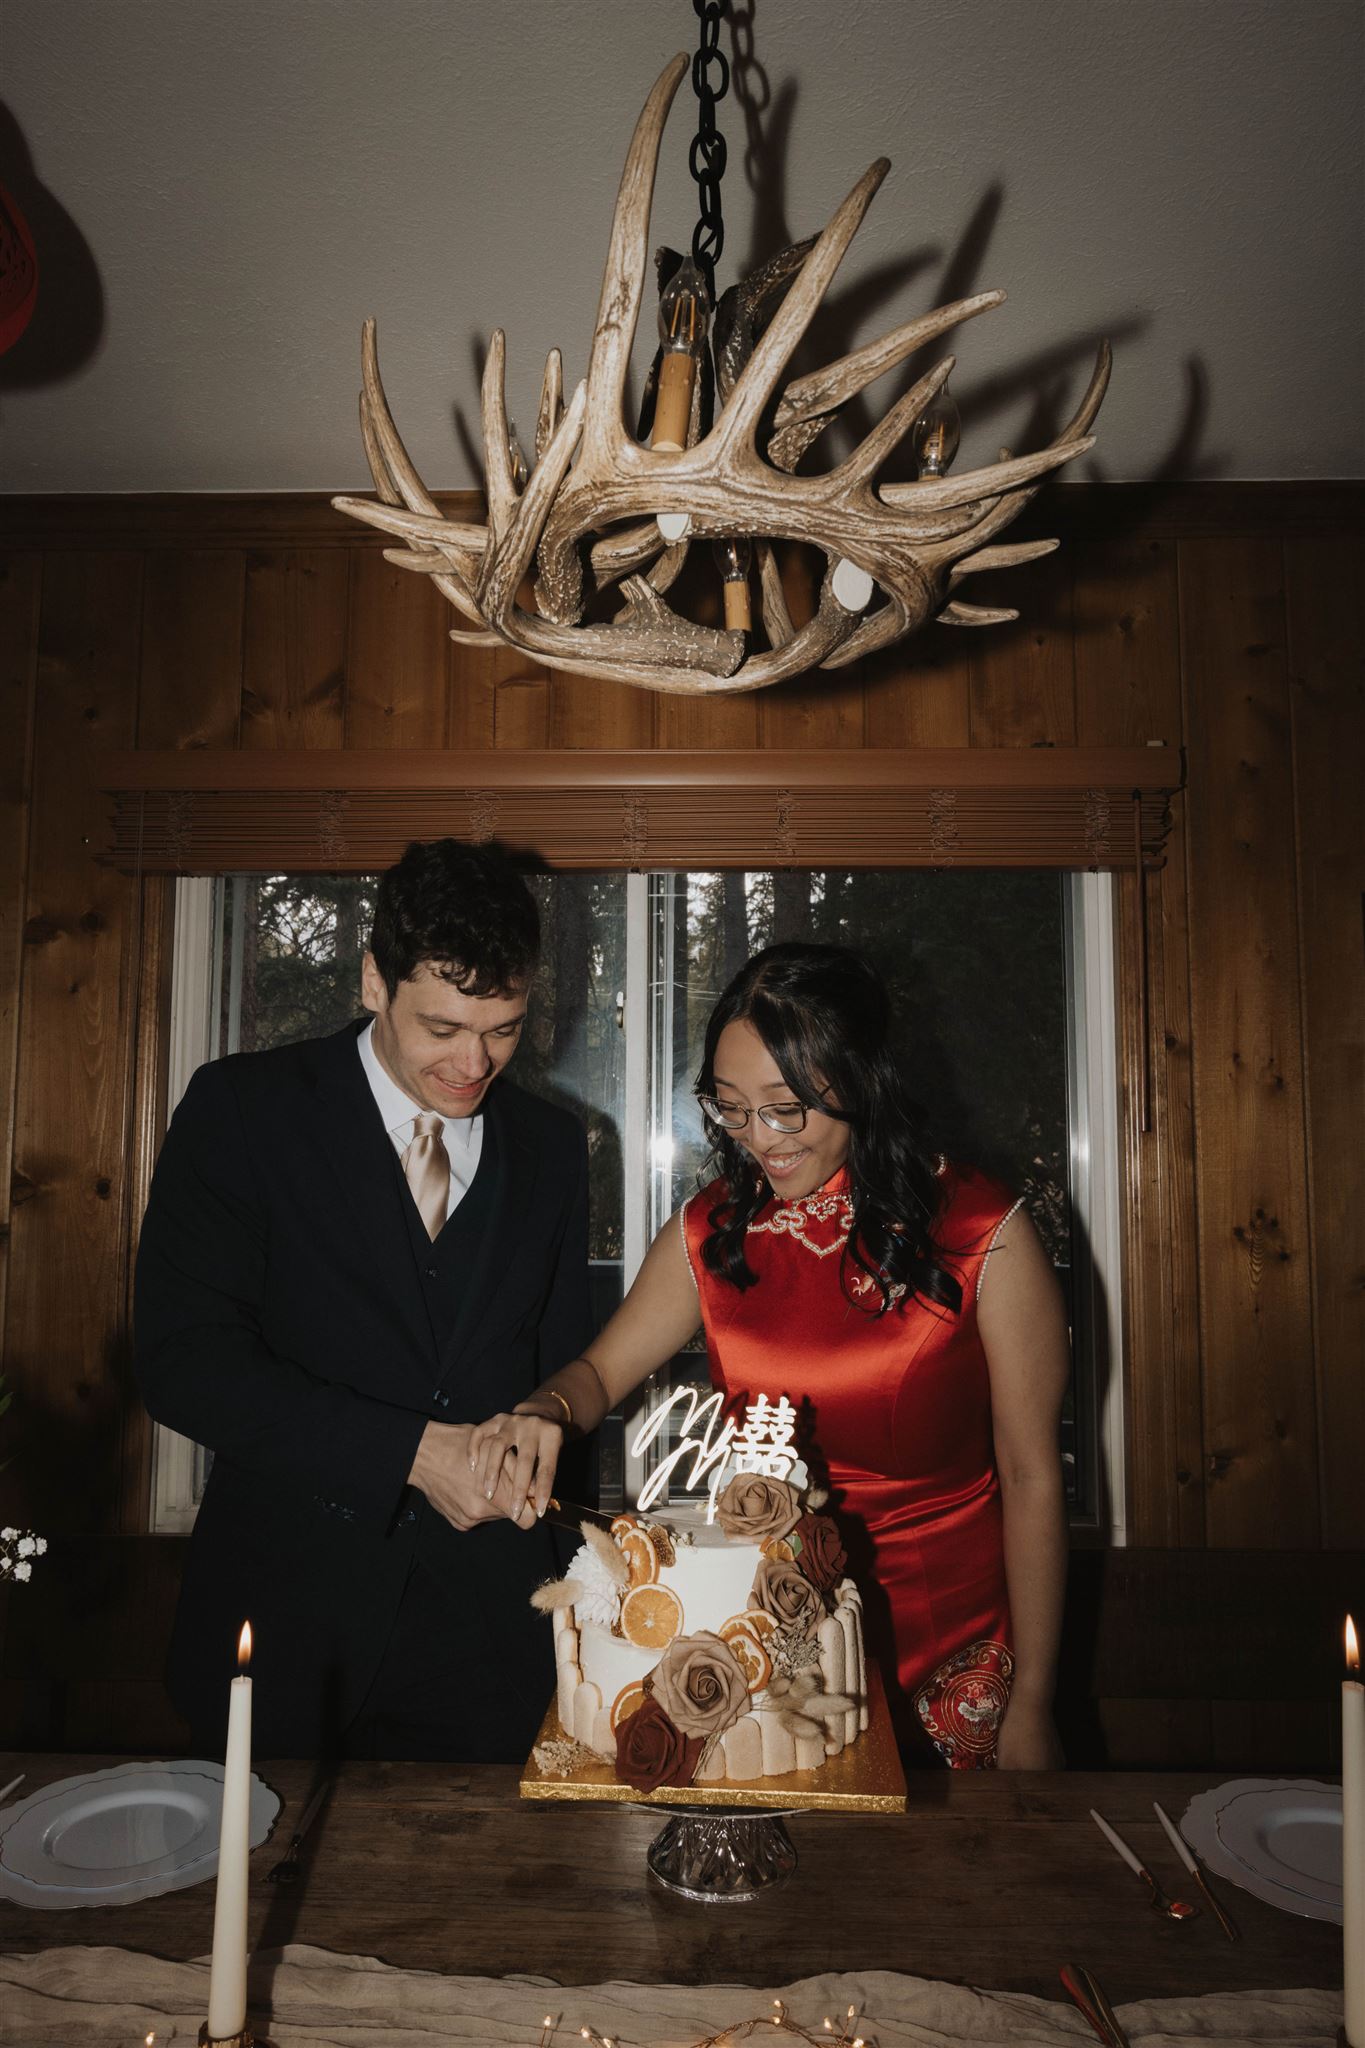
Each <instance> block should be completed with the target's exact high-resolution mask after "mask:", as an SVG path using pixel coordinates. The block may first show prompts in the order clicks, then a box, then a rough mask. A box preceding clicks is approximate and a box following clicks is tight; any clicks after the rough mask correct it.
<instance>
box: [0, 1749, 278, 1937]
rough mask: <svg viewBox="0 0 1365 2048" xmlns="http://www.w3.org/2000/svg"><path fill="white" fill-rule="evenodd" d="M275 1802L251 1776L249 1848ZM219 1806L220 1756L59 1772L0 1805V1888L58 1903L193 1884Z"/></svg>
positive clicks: (205, 1859)
mask: <svg viewBox="0 0 1365 2048" xmlns="http://www.w3.org/2000/svg"><path fill="white" fill-rule="evenodd" d="M279 1810H280V1802H279V1798H278V1797H277V1795H276V1794H275V1793H274V1792H272V1791H271V1789H270V1787H269V1786H268V1785H265V1784H263V1783H262V1782H261V1780H260V1779H259V1778H257V1777H253V1778H252V1780H251V1806H250V1841H251V1846H252V1848H253V1849H254V1848H256V1847H257V1846H258V1845H259V1844H260V1843H261V1842H263V1841H265V1839H266V1837H267V1836H268V1835H269V1833H270V1830H271V1827H272V1825H273V1824H274V1820H275V1816H276V1814H277V1813H278V1812H279ZM222 1811H223V1767H222V1765H221V1764H213V1763H200V1762H196V1761H193V1760H191V1761H187V1762H183V1763H182V1762H173V1763H131V1764H119V1765H116V1766H115V1767H114V1768H113V1769H112V1770H107V1771H92V1772H90V1773H88V1774H87V1775H86V1776H84V1777H79V1778H63V1779H62V1780H61V1781H60V1783H58V1784H56V1785H47V1786H44V1788H43V1789H42V1790H41V1791H40V1792H34V1793H32V1794H30V1796H29V1797H28V1798H27V1799H24V1800H21V1801H19V1802H18V1803H17V1804H16V1805H14V1806H12V1807H9V1808H8V1809H6V1811H5V1812H4V1813H3V1814H0V1896H3V1897H5V1898H8V1899H13V1900H15V1901H16V1902H17V1903H18V1904H20V1905H24V1906H36V1907H38V1908H39V1909H43V1910H53V1909H55V1910H62V1909H66V1908H70V1907H75V1906H113V1905H123V1904H126V1903H127V1902H128V1901H130V1900H133V1899H149V1898H153V1897H155V1896H156V1894H157V1893H158V1892H171V1891H179V1890H181V1889H183V1887H185V1886H186V1885H192V1884H200V1883H202V1882H203V1880H204V1879H205V1878H207V1877H211V1876H212V1875H213V1874H214V1872H215V1871H216V1869H217V1867H218V1829H219V1823H220V1821H221V1818H222Z"/></svg>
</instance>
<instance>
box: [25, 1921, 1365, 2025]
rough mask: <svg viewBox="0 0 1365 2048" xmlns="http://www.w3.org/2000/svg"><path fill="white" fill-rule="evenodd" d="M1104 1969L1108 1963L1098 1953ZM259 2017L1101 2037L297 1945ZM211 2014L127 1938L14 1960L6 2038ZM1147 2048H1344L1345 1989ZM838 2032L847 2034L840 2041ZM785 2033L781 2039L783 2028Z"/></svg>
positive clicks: (1172, 2019) (1212, 2009) (842, 1998)
mask: <svg viewBox="0 0 1365 2048" xmlns="http://www.w3.org/2000/svg"><path fill="white" fill-rule="evenodd" d="M1079 1960H1081V1961H1089V1962H1090V1963H1091V1964H1092V1966H1093V1964H1094V1960H1095V1959H1094V1958H1093V1957H1091V1958H1085V1957H1082V1958H1080V1959H1079ZM250 1996H251V2014H252V2019H253V2021H254V2022H255V2024H256V2025H257V2026H258V2027H259V2028H260V2031H261V2034H262V2035H263V2036H266V2037H268V2039H269V2040H270V2042H271V2043H272V2044H273V2048H305V2044H306V2048H449V2044H450V2043H451V2042H466V2043H470V2044H479V2048H538V2044H539V2042H540V2038H541V2029H542V2025H543V2022H544V2020H545V2016H546V2014H547V2013H551V2014H553V2015H555V2017H556V2018H557V2020H558V2022H559V2028H558V2032H557V2034H556V2036H555V2048H577V2044H578V2042H579V2040H580V2039H581V2036H580V2034H579V2029H580V2027H583V2026H590V2027H591V2028H592V2029H593V2031H594V2032H595V2033H596V2034H598V2035H599V2036H600V2035H609V2036H610V2038H611V2040H612V2041H613V2042H620V2043H621V2044H622V2048H627V2044H628V2048H693V2044H694V2043H696V2042H699V2041H703V2040H705V2039H706V2038H707V2036H709V2035H711V2034H715V2033H717V2032H719V2031H720V2029H721V2028H723V2027H724V2026H726V2025H727V2024H731V2023H738V2022H740V2021H743V2020H747V2019H752V2018H755V2017H757V2016H759V2015H763V2014H766V2015H767V2016H768V2017H771V2015H772V2011H773V2004H772V2001H773V1999H774V1998H776V1997H780V1998H781V1999H782V2000H783V2002H784V2004H785V2005H786V2006H787V2008H788V2010H789V2011H790V2013H791V2015H792V2018H793V2019H794V2020H796V2021H798V2022H799V2023H800V2024H801V2025H802V2026H805V2027H808V2028H810V2029H811V2030H812V2031H814V2032H817V2033H818V2032H820V2031H822V2027H821V2022H822V2020H823V2019H824V2017H825V2015H826V2014H829V2015H830V2016H831V2017H833V2018H834V2019H835V2020H836V2027H837V2022H838V2021H839V2020H841V2019H842V2017H843V2015H844V2014H846V2013H847V2011H848V2008H849V2006H850V2005H853V2006H855V2007H857V2008H859V2009H860V2010H861V2012H862V2014H863V2020H862V2030H864V2031H865V2032H866V2034H867V2035H868V2037H869V2039H871V2040H875V2041H876V2042H877V2043H878V2044H879V2048H957V2044H959V2043H963V2044H965V2043H971V2044H972V2048H1068V2044H1070V2048H1076V2044H1077V2043H1078V2042H1079V2043H1084V2042H1090V2043H1093V2041H1094V2035H1093V2034H1092V2033H1091V2032H1090V2029H1089V2027H1088V2026H1087V2025H1086V2023H1085V2021H1084V2020H1083V2019H1082V2018H1081V2015H1080V2014H1079V2012H1077V2011H1076V2010H1075V2009H1074V2008H1073V2007H1072V2006H1071V2005H1069V2004H1055V2005H1054V2004H1052V2003H1050V2002H1048V2001H1047V2000H1044V1999H1039V1998H1030V1997H1027V1996H1025V1995H1024V1994H1022V1993H1020V1994H1018V1995H1015V1994H1011V1993H1009V1992H1002V1991H972V1990H969V1989H966V1988H965V1987H962V1986H959V1985H953V1984H940V1983H933V1982H930V1981H928V1980H926V1979H924V1978H921V1977H906V1976H900V1975H894V1974H892V1973H891V1972H889V1971H868V1972H866V1973H865V1974H863V1975H857V1974H851V1975H837V1976H835V1975H828V1976H823V1977H806V1978H802V1979H801V1980H800V1981H798V1982H796V1983H792V1984H784V1985H775V1986H772V1987H770V1988H769V1989H767V1990H755V1989H753V1987H752V1986H746V1985H716V1986H706V1987H703V1988H700V1989H698V1988H693V1987H688V1986H684V1985H662V1986H659V1985H645V1984H627V1983H609V1984H598V1985H574V1986H571V1987H569V1988H567V1989H565V1988H562V1987H560V1986H559V1985H556V1984H553V1983H551V1982H550V1980H549V1979H547V1978H537V1977H529V1976H528V1977H446V1976H441V1975H438V1974H437V1973H435V1972H432V1971H424V1970H396V1969H392V1968H390V1966H389V1965H388V1964H386V1963H381V1962H377V1961H375V1960H374V1959H372V1958H370V1957H366V1956H346V1955H332V1954H330V1953H329V1952H328V1951H327V1950H325V1949H319V1948H308V1947H305V1946H303V1945H301V1944H294V1945H291V1946H290V1947H288V1948H283V1949H279V1950H275V1951H268V1952H266V1953H265V1954H262V1955H258V1956H256V1957H254V1958H253V1960H252V1965H251V1993H250ZM207 2008H208V1963H207V1960H200V1961H197V1962H192V1963H171V1962H166V1961H164V1960H162V1959H161V1958H160V1957H157V1956H147V1955H138V1954H135V1953H133V1952H132V1951H130V1950H127V1949H117V1948H95V1947H79V1948H61V1949H47V1950H44V1951H42V1952H41V1953H39V1954H36V1955H13V1954H11V1955H5V1956H0V2048H75V2044H81V2048H85V2044H87V2043H88V2044H89V2048H138V2044H141V2043H142V2042H143V2041H145V2039H146V2036H147V2035H148V2034H149V2033H152V2032H155V2035H156V2048H167V2044H168V2043H170V2042H179V2043H181V2044H182V2048H184V2044H187V2043H192V2042H193V2041H194V2040H195V2038H196V2036H197V2033H198V2028H199V2024H200V2022H201V2021H202V2019H203V2017H204V2014H205V2012H206V2011H207ZM1118 2014H1119V2018H1120V2019H1121V2020H1122V2021H1123V2024H1124V2025H1125V2026H1126V2028H1127V2030H1128V2033H1129V2035H1130V2036H1131V2038H1132V2041H1133V2048H1150V2044H1155V2043H1160V2044H1161V2048H1204V2044H1206V2043H1208V2042H1210V2041H1214V2042H1222V2043H1223V2044H1224V2048H1236V2044H1251V2043H1255V2044H1257V2048H1260V2044H1263V2043H1276V2044H1280V2048H1319V2044H1321V2048H1332V2044H1333V2043H1334V2041H1335V2038H1336V2028H1337V2026H1338V2024H1339V2022H1340V2019H1341V1997H1340V1994H1339V1993H1336V1992H1329V1991H1242V1992H1219V1993H1215V1994H1212V1995H1210V1996H1209V1997H1206V1998H1198V1999H1189V1998H1160V1999H1152V2000H1150V2001H1141V2002H1138V2003H1134V2004H1129V2005H1124V2006H1120V2007H1119V2008H1118ZM834 2038H835V2039H837V2038H838V2035H837V2031H836V2034H835V2036H834ZM773 2039H774V2042H775V2043H776V2042H779V2041H781V2040H782V2039H783V2037H782V2036H781V2035H774V2036H773Z"/></svg>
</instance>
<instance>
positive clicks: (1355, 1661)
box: [1346, 1614, 1360, 1671]
mask: <svg viewBox="0 0 1365 2048" xmlns="http://www.w3.org/2000/svg"><path fill="white" fill-rule="evenodd" d="M1346 1662H1347V1664H1348V1665H1349V1666H1350V1668H1351V1670H1352V1671H1359V1669H1360V1644H1359V1642H1358V1641H1357V1639H1356V1625H1355V1623H1354V1622H1353V1621H1352V1619H1351V1617H1350V1615H1349V1614H1348V1615H1347V1617H1346Z"/></svg>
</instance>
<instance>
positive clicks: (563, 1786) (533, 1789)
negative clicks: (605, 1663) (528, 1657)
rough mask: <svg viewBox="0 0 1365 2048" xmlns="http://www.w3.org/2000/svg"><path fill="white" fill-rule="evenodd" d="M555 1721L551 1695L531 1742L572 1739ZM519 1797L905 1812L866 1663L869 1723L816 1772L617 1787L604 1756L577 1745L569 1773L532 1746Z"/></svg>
mask: <svg viewBox="0 0 1365 2048" xmlns="http://www.w3.org/2000/svg"><path fill="white" fill-rule="evenodd" d="M572 1740H573V1738H572V1736H568V1735H566V1734H565V1732H564V1730H563V1728H562V1727H561V1725H560V1720H559V1713H558V1710H557V1708H556V1706H555V1703H554V1701H553V1700H552V1701H551V1702H550V1706H549V1709H548V1711H547V1712H546V1715H545V1720H544V1722H543V1723H542V1726H541V1730H540V1734H539V1735H538V1736H537V1737H536V1744H535V1747H536V1748H539V1747H540V1745H541V1744H542V1743H554V1742H567V1741H572ZM520 1789H521V1796H522V1798H523V1799H610V1800H619V1801H623V1802H626V1803H628V1804H629V1805H632V1806H658V1807H662V1808H663V1809H664V1810H665V1811H668V1812H674V1813H676V1812H677V1811H678V1810H679V1809H680V1808H682V1807H691V1806H696V1807H707V1806H710V1807H725V1808H728V1809H729V1810H730V1811H731V1812H737V1811H742V1810H743V1809H745V1808H750V1809H752V1810H754V1811H760V1810H762V1809H763V1808H767V1809H768V1811H769V1812H772V1813H904V1812H905V1806H906V1796H905V1772H904V1771H903V1770H902V1768H901V1760H900V1755H899V1753H898V1751H897V1749H896V1738H895V1736H894V1734H893V1733H892V1730H891V1714H890V1710H889V1709H888V1707H887V1704H886V1691H885V1688H884V1687H883V1685H882V1676H881V1673H880V1671H879V1670H878V1669H877V1667H876V1665H875V1664H872V1663H869V1664H868V1667H867V1727H866V1729H865V1731H864V1732H863V1734H862V1735H860V1736H859V1737H858V1740H857V1741H856V1742H853V1743H850V1744H849V1746H848V1748H847V1749H841V1750H840V1752H839V1754H838V1755H837V1756H832V1757H828V1758H826V1760H825V1762H824V1763H823V1764H822V1765H821V1766H820V1768H819V1769H818V1770H814V1771H787V1772H786V1773H784V1775H783V1776H782V1777H780V1778H717V1779H715V1780H714V1781H713V1782H712V1783H710V1784H707V1785H661V1786H660V1787H659V1789H658V1791H657V1792H637V1791H636V1790H635V1788H634V1786H633V1785H623V1784H622V1783H621V1781H620V1779H619V1778H618V1777H617V1776H616V1774H615V1772H614V1771H613V1769H612V1766H611V1765H610V1763H608V1761H607V1759H606V1758H605V1757H601V1756H598V1755H596V1754H595V1753H594V1752H593V1751H591V1750H582V1751H580V1756H579V1760H578V1761H577V1762H576V1763H575V1764H574V1766H573V1768H572V1769H571V1770H569V1771H567V1772H556V1771H545V1772H542V1770H541V1769H540V1767H539V1765H538V1764H537V1763H536V1760H535V1751H534V1749H533V1751H532V1753H531V1755H530V1756H529V1757H528V1758H527V1760H526V1769H525V1772H524V1773H523V1775H522V1779H521V1788H520Z"/></svg>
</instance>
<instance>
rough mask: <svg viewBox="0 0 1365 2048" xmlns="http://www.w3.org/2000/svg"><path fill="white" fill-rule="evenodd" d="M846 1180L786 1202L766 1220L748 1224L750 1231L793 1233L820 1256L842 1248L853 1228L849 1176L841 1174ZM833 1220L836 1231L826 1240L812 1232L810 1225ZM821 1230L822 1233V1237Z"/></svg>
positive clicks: (826, 1256)
mask: <svg viewBox="0 0 1365 2048" xmlns="http://www.w3.org/2000/svg"><path fill="white" fill-rule="evenodd" d="M840 1178H841V1180H842V1182H843V1184H842V1186H838V1187H830V1186H826V1187H823V1188H817V1189H816V1190H815V1193H814V1194H813V1195H800V1196H798V1197H797V1199H796V1200H795V1201H794V1202H783V1203H781V1204H780V1205H779V1206H778V1207H777V1208H776V1209H774V1210H773V1212H772V1214H771V1216H769V1217H768V1218H767V1219H766V1220H765V1221H763V1222H758V1221H755V1222H753V1223H751V1224H750V1225H749V1231H748V1232H746V1233H745V1234H746V1235H748V1234H749V1233H761V1234H765V1235H767V1236H769V1237H790V1238H793V1239H794V1240H795V1242H796V1243H797V1244H799V1245H800V1246H801V1247H802V1248H803V1249H804V1250H805V1251H808V1252H813V1253H814V1254H815V1256H816V1258H817V1259H827V1258H829V1257H830V1255H831V1254H832V1253H835V1252H841V1251H842V1250H843V1248H844V1246H845V1245H846V1244H847V1243H848V1238H849V1232H850V1231H851V1230H852V1228H853V1201H852V1198H851V1196H850V1195H849V1192H848V1181H847V1177H846V1176H844V1175H842V1174H841V1176H840ZM829 1223H833V1225H834V1232H833V1235H832V1236H831V1237H830V1238H829V1241H828V1242H827V1243H821V1242H818V1241H817V1239H816V1237H815V1236H814V1235H812V1234H811V1231H810V1227H811V1225H819V1224H829ZM824 1235H825V1233H824V1232H823V1231H821V1232H820V1233H819V1236H820V1237H821V1238H823V1237H824Z"/></svg>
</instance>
